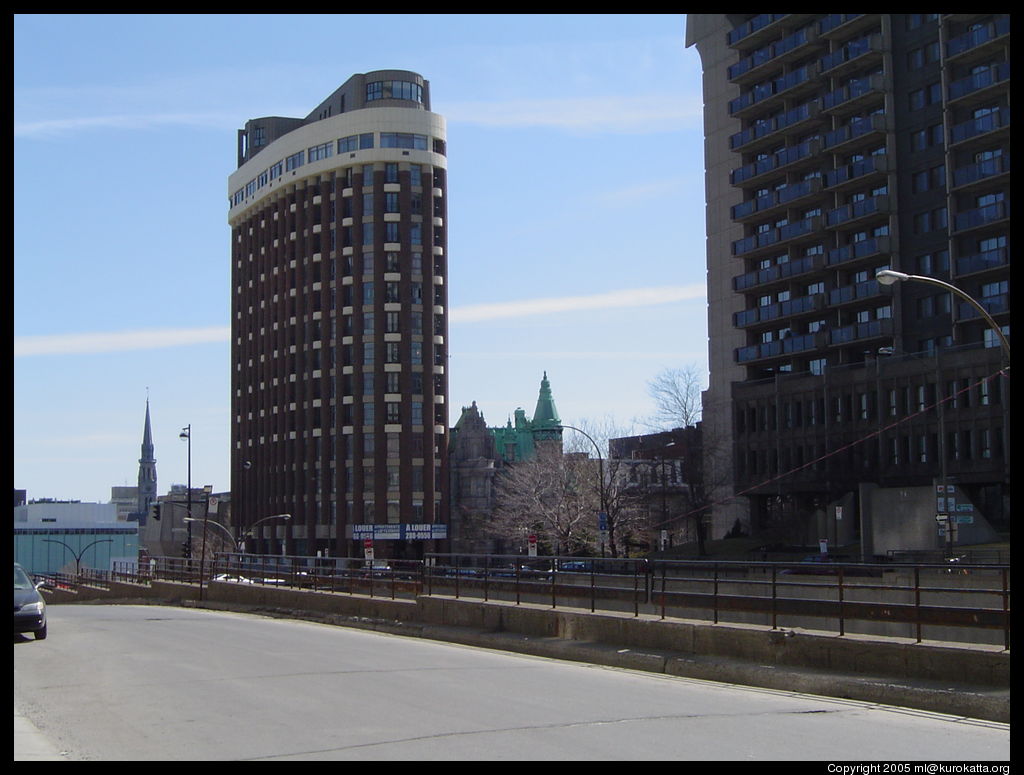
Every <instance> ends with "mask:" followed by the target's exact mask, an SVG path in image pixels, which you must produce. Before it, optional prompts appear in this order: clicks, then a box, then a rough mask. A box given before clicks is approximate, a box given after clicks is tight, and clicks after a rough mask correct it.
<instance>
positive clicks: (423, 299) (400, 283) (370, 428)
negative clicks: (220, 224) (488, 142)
mask: <svg viewBox="0 0 1024 775" xmlns="http://www.w3.org/2000/svg"><path fill="white" fill-rule="evenodd" d="M238 163H239V167H238V169H237V170H236V171H235V172H234V173H233V174H232V175H231V176H230V179H229V200H230V202H229V208H230V209H229V215H228V221H229V223H230V226H231V262H232V354H233V358H232V413H233V431H232V461H231V472H232V504H233V508H232V512H233V515H234V517H233V519H234V522H235V526H236V530H238V531H244V530H245V529H247V527H248V526H250V525H252V524H253V523H254V522H256V521H257V520H260V519H263V518H265V517H268V516H272V515H276V514H290V515H291V516H292V519H291V520H288V521H284V520H278V521H274V520H269V521H266V522H263V523H262V524H261V525H260V526H259V527H258V528H257V531H258V532H257V536H256V537H257V539H258V542H257V546H258V550H259V551H269V552H275V553H278V552H282V551H283V552H287V553H289V554H300V555H314V554H316V553H317V552H320V553H322V554H325V555H330V556H359V557H361V556H363V552H364V546H365V545H366V542H367V541H373V542H374V550H375V556H376V557H377V558H381V557H418V556H421V555H422V553H423V551H424V550H433V549H440V548H441V544H440V543H438V542H439V541H441V540H443V539H444V538H446V536H447V533H446V522H447V515H446V501H447V494H446V491H447V484H446V481H447V476H446V474H445V472H443V471H442V467H443V466H444V460H445V452H446V447H447V440H448V417H447V408H446V404H445V401H446V397H447V393H448V377H447V373H446V366H447V358H446V353H447V350H446V347H447V338H448V322H447V320H448V319H447V305H448V299H447V289H446V282H447V277H448V267H447V260H448V257H447V234H446V226H447V224H446V195H447V164H446V140H445V122H444V119H443V118H442V117H441V116H439V115H437V114H435V113H432V112H431V111H430V86H429V83H428V82H427V81H426V80H424V79H423V78H422V77H421V76H419V75H417V74H416V73H412V72H408V71H404V70H385V71H375V72H371V73H365V74H358V75H354V76H352V77H351V78H349V79H348V81H346V82H345V83H344V84H343V85H342V86H341V87H340V88H338V89H337V90H336V91H335V92H334V93H333V94H332V95H331V96H330V97H328V98H327V99H326V100H324V102H322V103H321V104H320V105H319V106H318V107H317V108H316V109H315V110H314V111H313V112H312V113H310V114H309V115H308V116H307V117H306V118H305V119H294V118H281V117H267V118H260V119H253V120H251V121H248V122H247V123H246V125H245V128H244V129H242V130H240V131H239V143H238Z"/></svg>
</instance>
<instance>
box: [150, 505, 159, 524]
mask: <svg viewBox="0 0 1024 775" xmlns="http://www.w3.org/2000/svg"><path fill="white" fill-rule="evenodd" d="M149 516H151V517H152V518H153V519H155V520H156V521H157V522H159V521H160V504H159V503H154V504H153V505H151V506H150V507H149Z"/></svg>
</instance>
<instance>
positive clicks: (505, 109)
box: [438, 95, 704, 134]
mask: <svg viewBox="0 0 1024 775" xmlns="http://www.w3.org/2000/svg"><path fill="white" fill-rule="evenodd" d="M438 110H439V111H440V112H441V113H442V115H444V116H445V118H446V119H447V120H448V121H449V122H453V123H455V122H460V123H466V124H478V125H483V126H491V127H513V128H521V127H547V128H551V129H561V130H564V131H572V132H580V133H586V134H607V133H611V134H649V133H652V132H665V131H672V130H679V129H682V128H685V127H690V126H699V125H700V121H701V118H702V116H703V110H704V106H703V104H702V103H701V100H700V99H699V98H689V99H687V98H681V97H679V96H676V95H671V96H656V95H638V96H632V97H576V98H565V99H544V100H508V101H504V102H462V103H446V104H444V105H442V106H439V108H438Z"/></svg>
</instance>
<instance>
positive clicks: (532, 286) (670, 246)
mask: <svg viewBox="0 0 1024 775" xmlns="http://www.w3.org/2000/svg"><path fill="white" fill-rule="evenodd" d="M684 29H685V17H684V15H679V14H676V15H565V16H548V15H543V16H534V15H499V14H494V15H430V16H415V15H383V16H381V15H259V14H255V15H239V16H222V15H209V16H205V15H201V16H193V15H178V16H155V15H154V16H111V15H82V16H67V15H45V16H31V15H20V16H16V17H15V25H14V32H15V35H14V44H15V52H14V173H15V175H14V183H15V203H14V219H15V220H14V222H15V237H14V340H15V341H14V344H15V347H14V448H15V449H14V484H15V487H18V488H23V489H27V490H28V496H29V498H41V497H54V498H75V499H80V500H84V501H101V502H102V501H107V500H109V498H110V487H111V486H115V485H124V484H128V485H133V484H135V479H136V476H137V472H138V458H139V454H140V443H141V438H142V426H143V419H144V413H145V405H146V398H147V395H148V397H149V400H150V407H151V413H152V419H153V430H154V436H155V439H154V440H155V445H156V458H157V473H158V477H159V487H160V491H161V492H165V491H166V490H167V489H168V488H169V487H170V485H171V484H172V483H178V482H184V481H185V480H186V477H187V461H186V445H185V443H184V442H182V441H180V440H179V438H178V434H179V433H180V431H181V429H182V428H183V427H184V426H186V425H189V424H191V426H192V433H193V442H192V483H193V485H194V486H200V485H203V484H212V485H213V486H214V488H215V489H216V490H225V489H227V488H228V487H229V486H230V482H229V478H228V460H229V436H230V411H229V399H230V387H229V385H230V383H229V379H230V376H229V375H230V366H231V364H230V349H229V343H228V336H227V330H228V325H229V311H230V289H229V285H230V282H229V281H230V266H229V259H228V247H229V239H228V238H229V230H228V226H227V221H226V217H227V195H228V192H227V177H228V175H229V174H230V173H231V172H232V171H233V169H234V166H235V145H236V139H235V136H236V130H237V129H238V128H239V127H241V126H242V125H243V124H244V123H245V121H246V120H247V119H249V118H253V117H256V116H265V115H283V116H305V115H306V114H307V113H308V112H309V111H310V110H312V109H313V108H314V107H315V106H316V105H317V104H319V102H320V101H321V100H322V99H323V98H324V97H325V96H327V95H328V94H330V93H331V92H332V91H333V90H334V89H335V88H336V87H337V86H339V85H340V84H341V83H342V82H344V81H345V80H346V79H347V78H348V77H349V76H350V75H351V74H353V73H357V72H366V71H368V70H377V69H385V68H397V69H408V70H414V71H416V72H418V73H420V74H422V75H423V76H424V77H425V78H427V79H428V80H429V81H430V83H431V97H432V102H433V104H432V108H433V110H434V111H435V112H437V113H440V114H442V115H444V116H445V117H446V119H447V122H448V165H449V202H448V223H449V246H448V249H449V256H450V259H449V260H450V277H449V303H450V306H451V324H450V337H449V339H450V343H449V350H450V353H451V359H450V366H449V374H450V404H449V408H450V422H451V423H454V422H455V420H456V419H457V418H458V413H459V410H460V408H461V407H462V406H467V405H469V404H470V403H471V402H472V401H476V402H477V405H478V406H479V407H480V408H481V410H482V411H483V413H484V416H485V417H486V419H487V421H488V423H489V424H491V425H499V424H504V422H505V421H506V420H507V419H508V417H509V416H510V415H511V414H512V412H513V411H514V410H515V409H516V408H517V407H523V408H525V409H526V410H527V414H532V411H533V406H534V403H535V402H536V398H537V392H538V389H539V387H540V380H541V377H542V375H543V372H544V371H547V372H548V376H549V378H550V380H551V385H552V390H553V391H554V396H555V402H556V404H557V406H558V409H559V412H560V413H561V415H562V419H563V421H564V422H566V423H569V424H574V425H576V424H579V423H581V422H608V421H611V422H613V423H615V424H616V425H619V426H621V427H622V428H623V429H624V430H628V429H629V428H630V426H631V423H633V421H634V420H635V419H638V418H642V417H645V416H647V415H650V414H651V413H652V412H653V406H652V404H651V401H650V398H649V397H648V394H647V382H648V381H649V380H650V379H651V378H652V377H653V376H654V375H655V374H657V373H658V372H659V371H661V370H663V369H666V368H670V367H679V366H684V365H697V366H699V367H700V368H702V369H705V368H706V363H707V322H706V298H705V287H704V282H705V257H704V234H705V229H704V180H703V136H702V129H701V127H702V121H701V114H700V111H701V83H700V60H699V57H698V56H697V53H696V51H695V50H693V49H686V48H685V46H684Z"/></svg>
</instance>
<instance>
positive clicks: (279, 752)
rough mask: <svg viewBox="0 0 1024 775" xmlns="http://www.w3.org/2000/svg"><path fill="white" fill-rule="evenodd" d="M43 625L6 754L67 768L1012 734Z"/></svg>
mask: <svg viewBox="0 0 1024 775" xmlns="http://www.w3.org/2000/svg"><path fill="white" fill-rule="evenodd" d="M48 614H49V618H50V626H49V630H50V637H49V638H47V640H45V641H33V640H31V639H30V638H23V637H21V636H19V635H15V636H14V705H15V728H16V735H15V760H18V759H19V742H18V740H19V735H18V734H17V732H18V725H19V723H22V724H23V725H26V726H28V727H32V726H33V725H34V727H35V728H36V729H38V731H39V733H41V740H39V742H41V743H43V744H46V743H48V744H49V745H50V746H51V748H50V750H55V751H59V752H60V753H61V755H62V756H63V757H64V758H66V759H67V760H72V761H74V760H96V761H115V760H116V761H124V760H136V761H175V760H176V761H209V760H252V761H259V760H266V761H271V760H300V761H320V760H323V761H329V760H412V761H424V760H541V761H544V760H615V759H618V760H640V759H650V760H710V761H769V760H776V761H791V760H810V761H843V762H852V761H855V762H863V761H872V762H874V761H888V762H906V761H929V762H934V761H953V762H972V763H973V762H979V761H1008V760H1009V756H1010V729H1009V725H1007V724H998V723H994V722H985V721H977V720H970V719H958V718H954V717H951V716H943V715H940V714H934V713H926V712H921V711H910V710H904V709H896V708H888V707H882V706H877V705H869V704H865V703H860V702H854V701H847V700H837V699H829V698H822V697H813V696H808V695H800V694H796V693H786V692H778V691H769V690H760V689H751V688H748V687H740V686H733V685H728V684H716V683H710V682H703V681H696V680H691V679H682V678H672V677H667V676H662V675H654V674H648V673H638V672H632V671H627V670H619V669H612V668H604V667H596V666H587V665H580V664H575V663H567V662H558V661H555V660H548V659H541V658H535V657H525V656H520V655H513V654H507V653H504V652H498V651H487V650H483V649H474V648H469V647H464V646H457V645H451V644H446V643H436V642H432V641H424V640H420V639H416V638H403V637H398V636H393V635H384V634H378V633H372V632H366V631H362V630H354V629H346V628H342V627H333V626H329V625H323V624H316V623H311V622H303V621H292V620H282V619H271V618H264V617H258V616H252V615H246V614H237V613H225V612H215V611H207V610H200V609H191V608H187V609H186V608H172V607H164V606H99V605H95V606H94V605H78V606H70V605H65V606H51V607H50V609H49V611H48ZM37 739H39V737H38V736H37ZM21 753H22V757H21V758H28V757H27V756H25V755H24V751H22V752H21ZM894 771H900V770H894Z"/></svg>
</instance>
